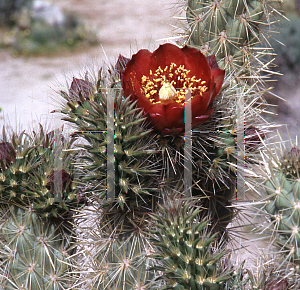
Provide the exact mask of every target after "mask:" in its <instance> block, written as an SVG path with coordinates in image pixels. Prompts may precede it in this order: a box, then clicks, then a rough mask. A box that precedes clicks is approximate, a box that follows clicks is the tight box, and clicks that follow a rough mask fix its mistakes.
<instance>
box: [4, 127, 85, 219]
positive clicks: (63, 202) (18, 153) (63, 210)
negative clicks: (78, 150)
mask: <svg viewBox="0 0 300 290" xmlns="http://www.w3.org/2000/svg"><path fill="white" fill-rule="evenodd" d="M3 141H4V142H2V143H0V151H1V152H0V155H1V156H0V165H1V167H0V196H1V198H2V201H3V202H6V203H7V202H8V203H12V202H14V203H17V204H19V205H23V206H29V205H31V204H33V208H34V210H36V212H37V213H38V214H39V215H40V216H42V217H54V218H57V217H58V216H60V217H62V216H64V215H65V214H67V213H69V212H70V209H72V208H76V207H77V206H78V205H79V204H82V200H78V199H77V196H78V190H77V189H76V188H75V183H74V182H73V175H74V165H73V162H72V158H73V156H72V155H71V154H70V151H68V150H69V149H70V148H71V146H72V143H73V142H74V139H73V140H71V141H69V142H67V141H65V140H64V142H63V143H62V168H61V169H57V170H55V169H54V165H55V164H54V163H55V148H54V147H55V146H54V132H53V131H51V132H49V133H47V134H46V133H44V129H43V127H42V126H40V131H39V132H33V134H32V136H30V135H29V134H25V132H22V133H21V134H20V135H19V136H16V135H15V134H14V135H13V136H12V138H11V140H9V141H10V142H8V140H7V137H6V134H4V136H3ZM8 156H9V157H8ZM55 178H59V179H60V180H61V185H62V188H61V196H60V199H59V200H58V198H57V194H58V193H57V192H56V191H57V190H56V189H55V190H54V183H55Z"/></svg>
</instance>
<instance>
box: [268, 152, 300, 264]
mask: <svg viewBox="0 0 300 290" xmlns="http://www.w3.org/2000/svg"><path fill="white" fill-rule="evenodd" d="M277 150H278V148H277ZM277 154H278V151H277ZM298 162H299V149H298V147H297V146H293V147H292V148H291V149H287V150H282V152H281V154H280V155H279V156H278V155H275V154H272V155H271V156H269V163H268V165H267V168H266V169H267V171H268V172H269V175H268V179H267V180H266V181H265V183H264V187H265V192H266V195H267V196H266V197H264V199H265V200H266V204H265V206H264V210H265V211H266V212H267V213H268V214H269V216H270V219H271V221H272V223H274V231H275V237H276V240H275V242H276V244H277V245H278V246H279V247H280V249H281V251H282V252H283V253H284V255H285V256H286V259H287V260H289V261H291V262H293V263H295V264H296V265H297V267H299V265H300V247H299V243H300V182H299V169H298Z"/></svg>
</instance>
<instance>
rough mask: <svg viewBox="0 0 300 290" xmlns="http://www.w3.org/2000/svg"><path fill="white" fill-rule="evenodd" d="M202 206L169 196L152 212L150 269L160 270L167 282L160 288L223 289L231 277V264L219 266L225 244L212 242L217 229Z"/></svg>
mask: <svg viewBox="0 0 300 290" xmlns="http://www.w3.org/2000/svg"><path fill="white" fill-rule="evenodd" d="M201 210H202V209H201V207H199V206H196V207H195V204H194V203H193V202H191V201H187V202H186V201H183V200H182V199H177V200H176V199H174V200H173V199H172V197H168V200H167V201H166V202H165V203H164V204H163V205H160V206H159V210H158V212H157V213H155V214H151V219H152V223H153V225H152V227H153V228H154V229H153V230H151V233H152V239H151V241H152V243H153V246H154V254H153V255H152V256H153V258H154V259H155V260H156V261H157V262H156V265H157V266H155V267H153V268H152V269H155V270H158V271H160V272H161V273H162V274H161V275H162V277H161V278H162V279H164V280H165V282H166V286H164V287H163V288H161V289H191V290H193V289H203V290H205V289H226V288H225V286H226V284H229V283H230V282H232V280H233V279H234V277H233V276H234V274H233V267H232V268H231V267H229V265H226V268H223V267H222V266H223V265H222V259H223V260H224V257H225V255H226V251H225V246H224V245H225V244H224V243H223V245H222V243H220V242H219V243H218V244H215V240H216V237H217V233H213V232H212V231H211V226H209V223H210V219H209V217H208V216H204V217H201ZM202 214H203V213H202ZM209 228H210V229H209ZM223 262H224V261H223Z"/></svg>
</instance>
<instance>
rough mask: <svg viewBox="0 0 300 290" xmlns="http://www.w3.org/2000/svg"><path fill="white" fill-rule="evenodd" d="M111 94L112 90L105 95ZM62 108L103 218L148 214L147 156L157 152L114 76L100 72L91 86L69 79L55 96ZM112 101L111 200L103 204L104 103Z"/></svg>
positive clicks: (150, 165)
mask: <svg viewBox="0 0 300 290" xmlns="http://www.w3.org/2000/svg"><path fill="white" fill-rule="evenodd" d="M109 88H112V89H109ZM61 94H62V96H63V98H64V99H65V101H66V103H65V105H64V108H63V110H62V113H63V114H64V115H65V117H64V120H66V121H68V122H69V123H71V124H72V125H73V127H74V128H75V130H76V131H75V133H74V135H76V136H78V137H81V138H80V140H84V141H83V142H84V143H83V144H82V145H79V146H80V147H81V148H83V149H84V151H85V152H86V154H85V155H84V156H82V159H81V160H82V163H81V164H79V165H78V166H80V168H82V170H83V176H82V178H83V180H85V181H86V182H87V184H88V186H87V187H88V188H87V191H89V192H92V194H93V196H94V197H95V198H96V199H98V201H100V202H101V203H102V207H103V208H106V209H107V210H108V212H109V213H110V214H111V213H115V214H117V215H118V214H121V215H123V214H124V213H127V212H131V213H133V212H135V211H136V214H137V213H138V212H139V211H148V210H151V209H152V206H153V204H152V196H151V195H152V194H153V192H154V191H155V190H156V186H155V179H154V178H153V177H156V176H157V171H156V169H155V166H154V162H153V160H151V156H152V155H153V154H155V153H156V152H157V146H156V141H155V139H152V137H153V136H150V132H151V130H150V129H147V128H146V123H145V118H144V117H143V111H142V110H141V109H139V108H137V107H136V102H133V101H130V99H129V98H126V97H125V96H124V95H123V92H122V89H121V88H120V84H119V75H118V74H117V73H116V72H115V71H113V70H112V71H109V72H108V73H107V75H105V73H103V72H101V73H100V75H99V79H98V81H97V82H96V84H93V83H92V82H90V81H89V80H88V79H86V80H83V79H76V78H74V79H73V82H72V84H71V88H70V91H69V94H67V93H66V92H62V93H61ZM108 97H111V98H113V100H114V137H113V139H114V168H115V171H114V184H115V186H114V193H115V196H114V200H113V201H109V200H107V197H108V196H107V193H108V189H107V186H109V185H108V184H107V167H108V162H109V160H108V158H107V152H108V151H107V150H108V146H111V145H109V144H108V138H109V136H108V133H107V132H108V131H107V120H108V119H107V118H108V117H107V116H108V114H109V112H108V109H107V98H108Z"/></svg>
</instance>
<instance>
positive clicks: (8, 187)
mask: <svg viewBox="0 0 300 290" xmlns="http://www.w3.org/2000/svg"><path fill="white" fill-rule="evenodd" d="M59 137H60V136H59ZM2 139H3V140H2V141H4V142H2V143H0V150H1V153H0V155H1V156H0V158H1V160H0V164H1V202H2V213H3V216H2V219H1V227H0V241H1V246H0V253H1V254H0V255H1V257H0V258H1V264H2V269H3V270H2V273H1V276H2V277H4V278H5V279H4V281H3V286H4V289H32V290H34V289H67V288H69V287H70V285H71V284H72V282H71V281H72V279H71V277H69V276H68V270H69V271H70V268H71V262H70V261H69V260H68V256H69V255H70V254H71V249H72V245H71V242H72V231H73V230H72V226H71V224H69V223H70V222H71V221H72V215H73V213H72V210H74V209H75V208H77V207H78V206H79V205H82V203H83V201H82V200H79V199H78V193H79V192H78V189H76V188H74V184H73V185H71V183H72V178H73V175H74V166H73V165H72V156H71V155H70V154H69V151H66V152H64V153H63V158H64V162H63V164H62V169H61V170H60V171H58V170H57V169H55V167H54V160H55V145H54V140H53V139H54V133H53V131H52V132H49V133H48V134H45V133H44V130H43V127H42V126H40V130H39V132H33V134H32V135H31V136H30V135H29V134H26V133H25V132H22V133H21V134H20V135H19V137H17V135H16V134H13V136H12V137H11V140H9V139H8V137H7V135H6V134H5V132H4V133H3V138H2ZM72 142H73V141H71V142H63V146H62V147H63V148H64V149H69V148H70V146H71V144H72ZM67 172H68V173H67ZM57 173H60V174H59V175H61V177H62V178H63V179H62V182H61V189H60V190H61V192H60V194H61V199H60V200H58V199H57V198H58V196H59V195H58V194H59V191H58V190H59V189H58V188H57V187H56V186H55V182H57V180H56V179H55V178H54V176H55V175H56V174H57Z"/></svg>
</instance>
